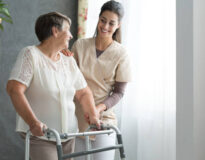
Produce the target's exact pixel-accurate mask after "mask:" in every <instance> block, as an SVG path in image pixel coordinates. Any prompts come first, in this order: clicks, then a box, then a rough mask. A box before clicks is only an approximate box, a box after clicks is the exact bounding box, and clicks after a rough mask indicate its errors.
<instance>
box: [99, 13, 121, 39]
mask: <svg viewBox="0 0 205 160" xmlns="http://www.w3.org/2000/svg"><path fill="white" fill-rule="evenodd" d="M119 27H120V24H119V18H118V15H117V14H116V13H114V12H111V11H104V12H103V13H102V14H101V16H100V17H99V21H98V26H97V30H98V36H100V37H101V38H112V35H113V34H114V33H115V31H116V29H118V28H119Z"/></svg>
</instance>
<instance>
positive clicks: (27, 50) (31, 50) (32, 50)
mask: <svg viewBox="0 0 205 160" xmlns="http://www.w3.org/2000/svg"><path fill="white" fill-rule="evenodd" d="M35 52H36V46H34V45H33V46H26V47H24V48H22V49H21V50H20V54H26V55H33V54H34V53H35Z"/></svg>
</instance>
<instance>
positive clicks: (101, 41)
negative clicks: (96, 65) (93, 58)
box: [95, 36, 113, 51]
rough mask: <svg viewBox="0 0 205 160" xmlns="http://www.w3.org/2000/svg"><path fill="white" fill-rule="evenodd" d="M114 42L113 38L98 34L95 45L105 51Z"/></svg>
mask: <svg viewBox="0 0 205 160" xmlns="http://www.w3.org/2000/svg"><path fill="white" fill-rule="evenodd" d="M112 42H113V39H112V38H101V37H99V36H97V37H96V38H95V47H96V49H98V50H100V51H104V50H106V48H108V47H109V46H110V45H111V44H112Z"/></svg>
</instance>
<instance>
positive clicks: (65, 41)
mask: <svg viewBox="0 0 205 160" xmlns="http://www.w3.org/2000/svg"><path fill="white" fill-rule="evenodd" d="M56 37H57V39H58V41H59V43H60V44H61V46H62V48H63V49H65V48H68V47H69V41H70V40H71V39H72V38H73V36H72V34H71V33H70V25H69V23H68V22H67V21H63V26H62V30H60V31H59V30H58V32H57V36H56Z"/></svg>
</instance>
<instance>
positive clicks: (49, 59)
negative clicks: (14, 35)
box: [34, 46, 61, 63]
mask: <svg viewBox="0 0 205 160" xmlns="http://www.w3.org/2000/svg"><path fill="white" fill-rule="evenodd" d="M34 47H35V48H36V49H37V50H38V51H39V53H40V54H41V55H42V56H43V57H45V58H46V59H47V60H48V61H50V62H52V63H58V62H60V61H61V54H60V52H58V54H59V56H60V58H59V59H58V60H57V61H54V60H52V59H51V58H49V57H48V56H47V55H45V54H44V53H43V52H42V51H41V50H40V49H39V48H38V47H37V46H34Z"/></svg>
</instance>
